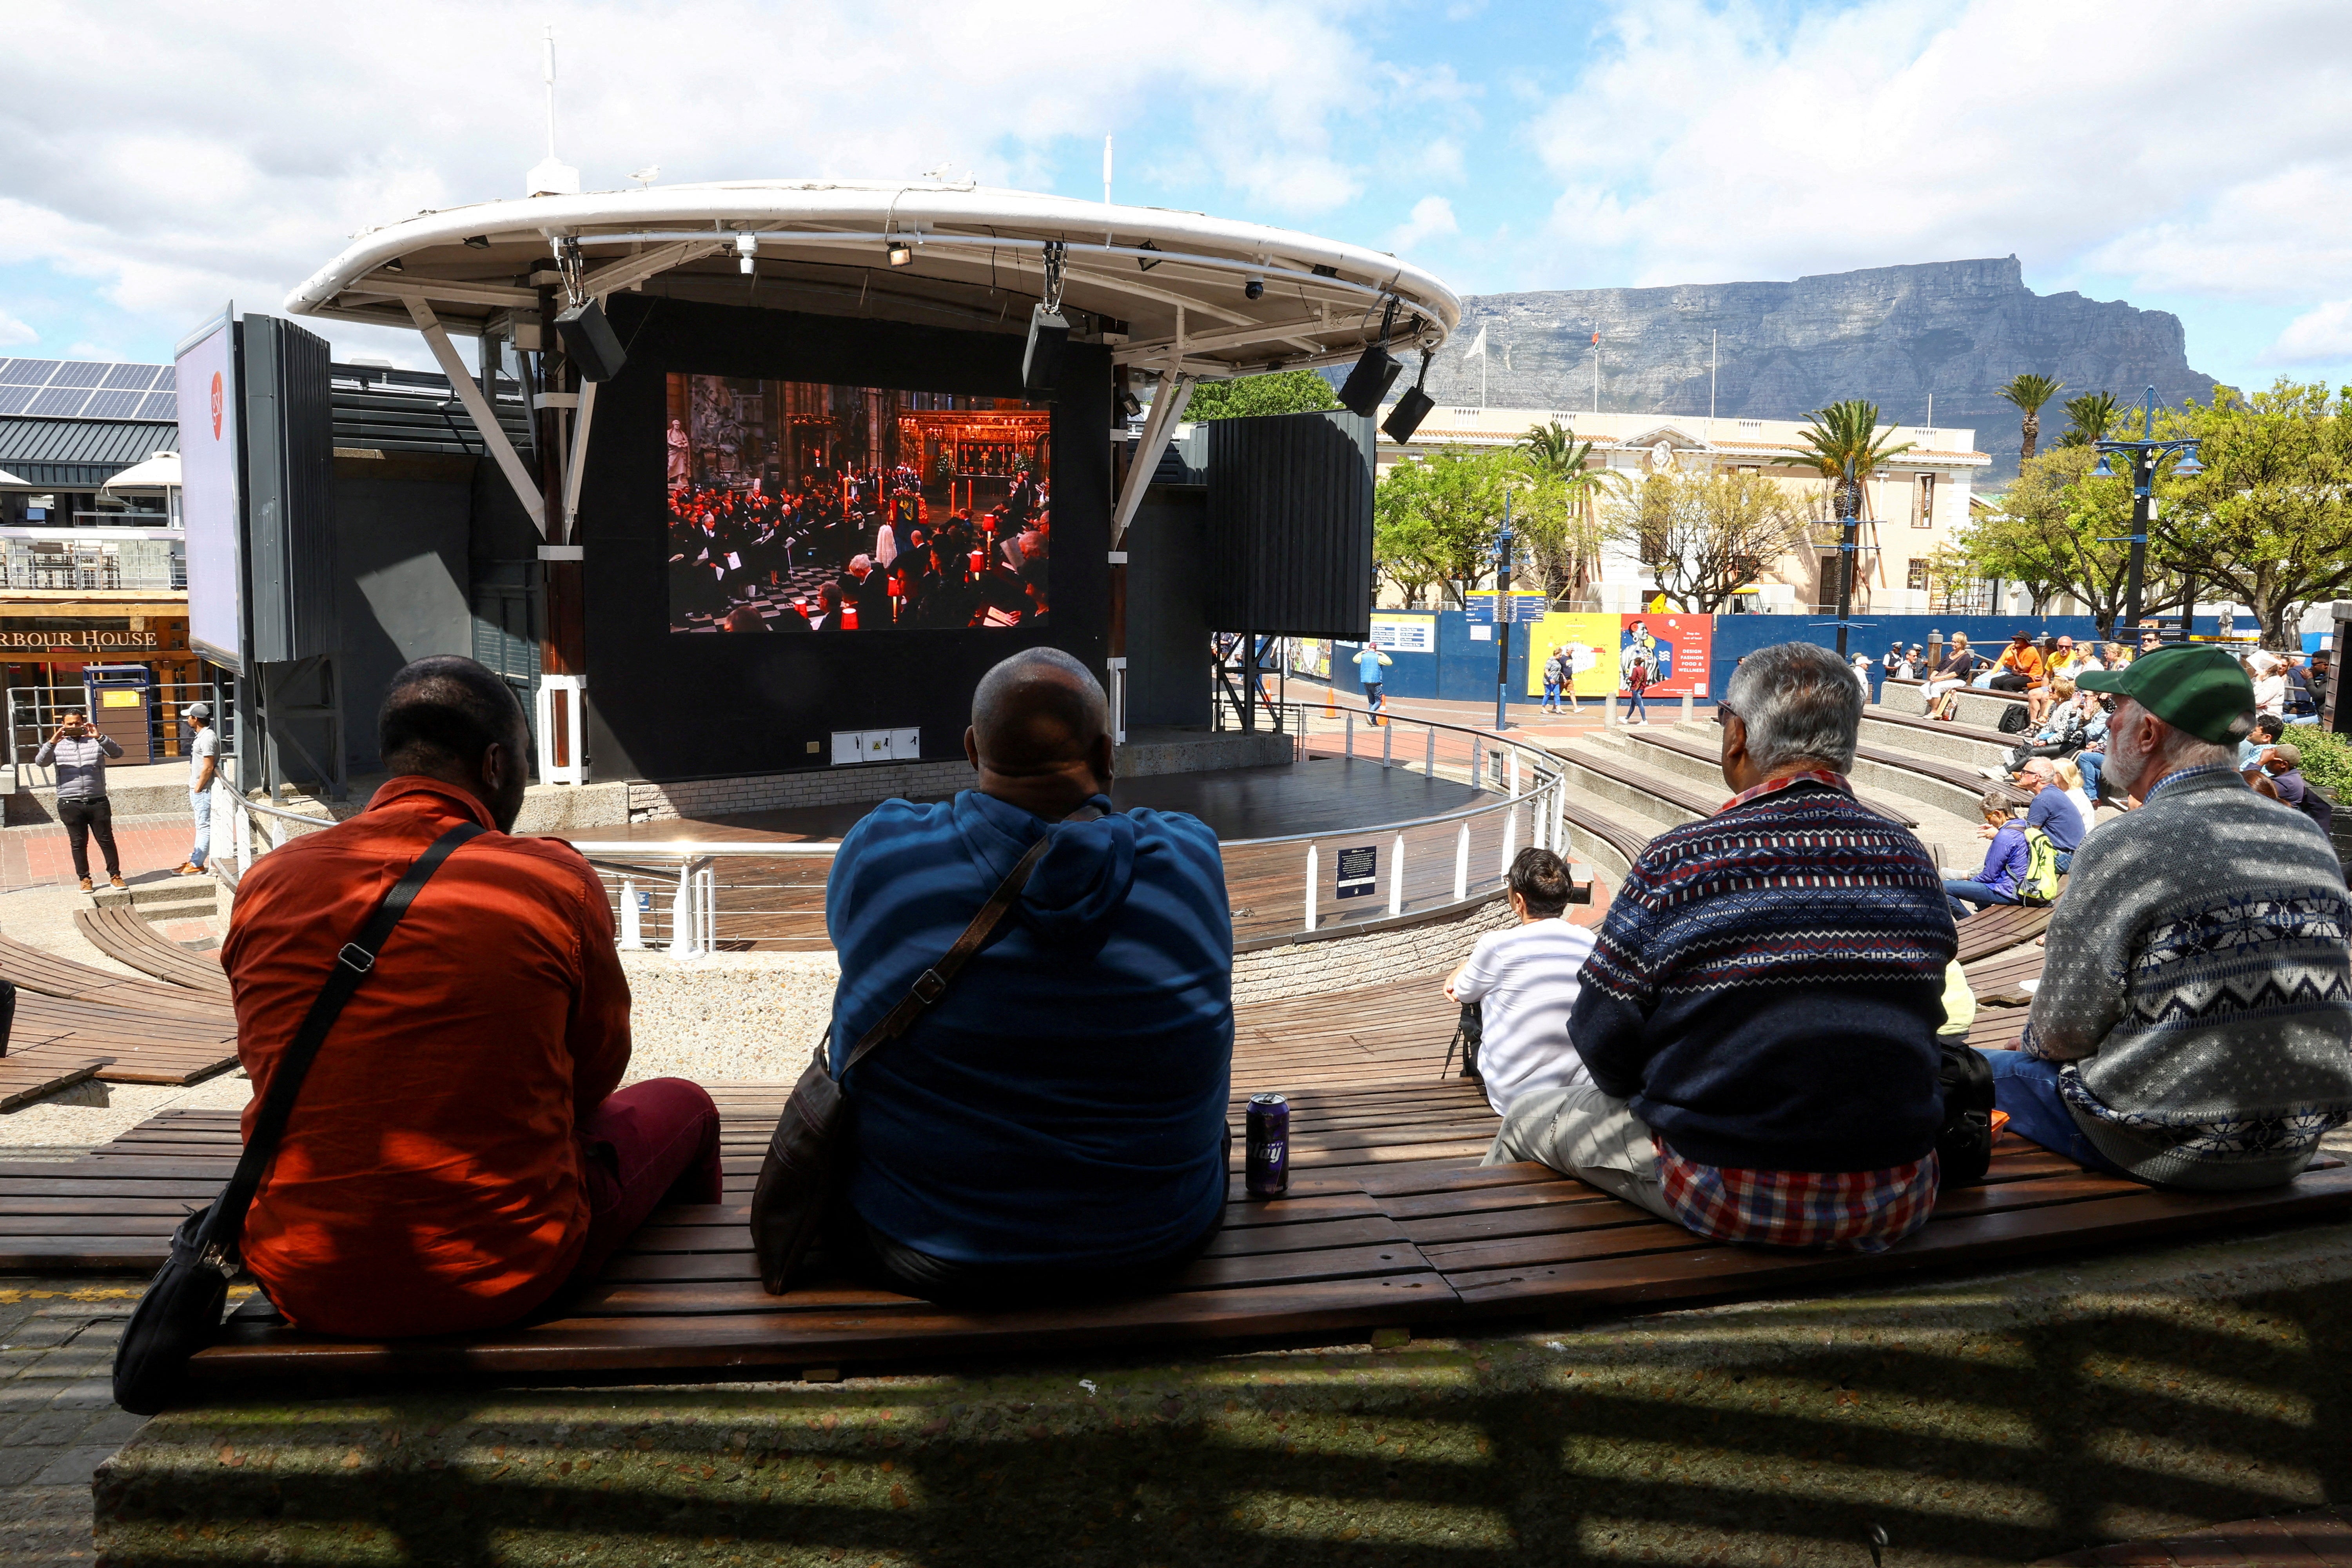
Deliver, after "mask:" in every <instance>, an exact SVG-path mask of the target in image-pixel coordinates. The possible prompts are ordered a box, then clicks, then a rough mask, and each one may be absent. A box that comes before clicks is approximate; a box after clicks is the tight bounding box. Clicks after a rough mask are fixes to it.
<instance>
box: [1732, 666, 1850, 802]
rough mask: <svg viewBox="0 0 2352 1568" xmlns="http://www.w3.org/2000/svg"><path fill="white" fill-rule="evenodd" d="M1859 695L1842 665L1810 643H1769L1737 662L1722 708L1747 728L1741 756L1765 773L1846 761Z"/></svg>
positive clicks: (1841, 765) (1840, 768)
mask: <svg viewBox="0 0 2352 1568" xmlns="http://www.w3.org/2000/svg"><path fill="white" fill-rule="evenodd" d="M1863 697H1864V692H1863V689H1862V687H1861V685H1860V683H1858V682H1857V681H1856V680H1855V679H1854V678H1853V670H1852V669H1850V668H1847V666H1846V662H1845V661H1844V660H1843V659H1842V658H1838V656H1837V655H1836V654H1834V653H1832V651H1830V650H1829V649H1828V648H1825V647H1821V646H1820V645H1818V644H1815V643H1809V642H1784V643H1775V644H1773V645H1772V646H1771V647H1767V648H1759V649H1758V650H1757V651H1756V652H1754V653H1751V654H1749V655H1748V657H1747V658H1744V659H1741V660H1740V661H1739V668H1737V669H1735V670H1733V671H1732V672H1731V684H1730V686H1729V687H1728V688H1727V689H1726V690H1725V691H1724V694H1723V702H1724V706H1725V707H1727V708H1728V709H1730V710H1732V712H1734V713H1735V714H1737V715H1738V717H1739V720H1740V721H1741V722H1742V723H1744V724H1745V725H1747V727H1748V756H1749V758H1750V759H1751V760H1753V761H1754V762H1755V763H1756V765H1757V766H1758V767H1759V768H1762V769H1764V770H1766V771H1767V772H1770V771H1771V770H1773V769H1776V768H1782V767H1786V766H1788V765H1789V764H1790V763H1799V762H1811V763H1828V764H1829V765H1830V766H1831V767H1832V768H1833V769H1834V770H1835V771H1837V772H1839V773H1844V772H1846V771H1847V770H1848V769H1849V768H1852V767H1853V748H1854V744H1855V742H1857V740H1858V739H1859V738H1860V736H1861V733H1862V700H1863Z"/></svg>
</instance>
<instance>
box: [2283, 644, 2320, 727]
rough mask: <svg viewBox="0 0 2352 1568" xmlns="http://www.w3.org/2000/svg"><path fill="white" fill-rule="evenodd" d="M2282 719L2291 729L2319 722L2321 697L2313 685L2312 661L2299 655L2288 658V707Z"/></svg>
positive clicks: (2291, 655)
mask: <svg viewBox="0 0 2352 1568" xmlns="http://www.w3.org/2000/svg"><path fill="white" fill-rule="evenodd" d="M2281 717H2283V718H2284V719H2285V720H2286V722H2287V728H2289V729H2294V728H2295V727H2296V726H2298V725H2309V724H2316V723H2318V722H2319V695H2318V692H2317V691H2316V690H2315V689H2314V688H2313V686H2312V683H2311V661H2310V660H2309V659H2307V658H2304V656H2303V655H2301V654H2299V653H2297V654H2290V655H2288V656H2287V661H2286V706H2285V708H2284V710H2282V712H2281Z"/></svg>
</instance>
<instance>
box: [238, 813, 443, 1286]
mask: <svg viewBox="0 0 2352 1568" xmlns="http://www.w3.org/2000/svg"><path fill="white" fill-rule="evenodd" d="M486 831H488V830H487V829H486V828H484V827H483V826H481V824H479V823H477V822H461V823H459V824H458V825H457V826H455V827H453V828H451V829H450V830H449V831H448V832H446V833H445V834H443V835H442V836H441V837H438V838H436V839H435V840H434V841H433V843H432V847H429V848H427V849H426V850H425V853H424V854H422V855H419V856H418V857H417V858H415V861H414V862H412V863H411V864H410V866H409V868H408V870H407V873H406V874H405V875H404V876H403V877H402V878H401V879H400V880H399V881H397V882H395V883H394V884H393V887H392V891H390V892H388V893H386V894H385V895H384V896H383V902H382V903H380V904H378V905H377V906H376V907H375V912H374V913H373V914H372V915H370V916H369V917H368V922H367V924H366V925H365V926H364V927H362V929H361V931H360V934H359V935H357V936H355V937H353V938H352V940H351V941H349V942H345V943H344V944H343V950H342V951H341V952H339V953H337V954H336V955H335V966H334V968H333V969H331V970H330V971H329V972H328V974H327V984H325V985H323V986H321V987H320V990H319V994H318V998H317V999H316V1000H315V1001H313V1002H312V1003H311V1004H310V1012H309V1013H307V1014H305V1015H304V1016H303V1018H302V1026H301V1027H300V1028H299V1029H298V1030H296V1031H295V1032H294V1041H293V1044H291V1045H289V1046H288V1047H286V1055H285V1056H284V1057H283V1058H280V1059H279V1061H278V1070H277V1071H276V1072H274V1073H272V1074H271V1075H270V1079H269V1092H268V1095H266V1096H265V1097H264V1098H263V1099H262V1101H261V1113H260V1114H259V1115H258V1116H256V1117H255V1118H254V1119H253V1133H252V1136H250V1137H248V1138H247V1140H246V1141H245V1152H243V1153H241V1154H239V1155H238V1156H237V1160H236V1174H234V1175H232V1176H230V1177H229V1179H228V1185H227V1186H226V1187H225V1188H223V1189H222V1190H221V1195H220V1196H219V1197H218V1198H216V1199H215V1200H214V1203H213V1206H212V1214H211V1215H210V1217H209V1219H208V1220H207V1221H206V1223H205V1235H204V1240H205V1243H207V1244H209V1245H212V1246H215V1247H224V1248H225V1247H230V1246H233V1245H234V1244H235V1242H236V1236H237V1233H238V1232H239V1231H241V1230H243V1229H244V1227H245V1211H246V1210H247V1209H248V1208H250V1207H251V1206H252V1205H253V1194H255V1193H257V1192H258V1191H260V1189H261V1174H262V1173H263V1172H264V1171H267V1170H268V1168H269V1162H270V1159H271V1157H272V1156H274V1155H275V1154H276V1153H277V1152H278V1140H279V1139H280V1138H282V1137H284V1136H285V1133H286V1121H287V1118H288V1117H289V1116H291V1115H292V1114H293V1112H294V1098H295V1096H297V1095H299V1094H300V1093H301V1092H302V1080H303V1079H305V1078H308V1077H309V1076H310V1064H311V1063H312V1062H314V1061H316V1060H317V1059H318V1057H319V1047H320V1046H322V1045H324V1044H325V1043H326V1039H327V1031H328V1030H330V1029H331V1028H333V1027H334V1026H335V1020H336V1019H337V1018H338V1017H340V1016H341V1014H342V1011H343V1004H345V1003H346V1002H349V1001H350V1000H351V999H352V993H353V992H355V991H357V990H358V989H359V988H360V983H361V982H362V981H363V980H365V979H366V978H367V977H368V973H369V972H370V971H371V970H373V969H374V968H375V960H376V954H378V953H380V952H383V944H384V943H385V942H387V941H388V940H390V938H391V936H392V931H393V928H394V926H397V925H398V924H400V918H401V917H402V916H403V915H404V914H406V913H407V912H408V906H409V905H410V904H412V903H414V902H415V901H416V895H417V893H418V891H419V890H420V889H423V888H424V886H425V883H427V882H429V881H431V880H432V879H433V873H434V872H436V871H438V870H439V869H440V868H441V862H443V861H444V860H446V859H447V858H449V857H450V855H451V854H452V853H454V852H455V851H456V850H457V847H458V846H459V845H461V844H463V843H465V842H466V841H467V839H469V838H476V837H480V836H481V835H482V834H483V833H484V832H486Z"/></svg>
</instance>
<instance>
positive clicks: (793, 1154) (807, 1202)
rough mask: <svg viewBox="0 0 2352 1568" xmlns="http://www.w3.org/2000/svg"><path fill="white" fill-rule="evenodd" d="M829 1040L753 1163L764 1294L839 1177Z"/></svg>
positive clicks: (1023, 880)
mask: <svg viewBox="0 0 2352 1568" xmlns="http://www.w3.org/2000/svg"><path fill="white" fill-rule="evenodd" d="M1079 809H1080V811H1084V810H1085V809H1087V808H1086V807H1083V806H1082V807H1080V808H1079ZM1053 842H1054V836H1053V834H1052V833H1050V832H1048V833H1047V834H1046V835H1045V837H1042V838H1040V839H1038V840H1037V842H1036V843H1034V844H1033V845H1031V846H1030V847H1029V852H1028V853H1027V854H1026V855H1024V856H1023V857H1021V863H1020V864H1019V865H1017V866H1015V867H1013V874H1012V875H1011V876H1009V877H1007V878H1005V879H1004V880H1003V882H1002V883H1000V884H999V885H998V887H997V889H996V891H995V892H994V893H992V894H991V895H990V897H989V900H988V902H986V903H984V904H982V906H981V907H980V912H979V913H978V914H976V915H974V916H972V917H971V924H970V925H968V926H966V927H964V928H963V934H962V935H961V936H960V937H958V938H956V942H955V945H954V946H953V947H951V948H950V949H948V952H947V956H946V957H945V958H942V959H940V961H939V963H935V964H933V965H932V966H931V967H930V968H929V969H926V970H925V971H923V973H921V974H920V975H919V977H917V979H916V981H915V984H914V985H913V987H912V988H911V989H909V990H908V993H907V995H906V999H905V1000H904V1001H902V1002H900V1003H899V1004H898V1005H897V1006H896V1007H893V1008H891V1009H890V1011H889V1013H888V1014H887V1015H886V1016H884V1018H883V1019H882V1021H881V1022H880V1023H878V1024H877V1025H875V1026H873V1027H872V1028H871V1029H868V1030H867V1031H866V1037H865V1038H864V1039H862V1040H860V1041H858V1042H857V1048H856V1050H853V1051H851V1052H850V1053H849V1059H848V1060H846V1061H845V1062H843V1063H842V1064H841V1071H842V1076H843V1077H844V1078H845V1077H847V1076H848V1074H849V1069H850V1068H854V1067H856V1065H857V1064H858V1063H859V1062H862V1061H864V1060H865V1059H866V1058H867V1057H868V1056H869V1055H871V1054H872V1053H873V1052H874V1051H875V1050H876V1049H877V1048H878V1047H882V1046H885V1045H887V1044H888V1043H889V1042H890V1041H892V1040H895V1039H897V1038H898V1037H899V1036H901V1035H903V1034H905V1033H906V1032H907V1031H908V1029H909V1028H911V1027H913V1026H914V1023H915V1020H916V1019H918V1018H919V1017H921V1016H923V1012H924V1009H926V1008H928V1007H929V1006H930V1005H931V1004H932V1003H934V1002H936V1001H938V1000H939V999H940V993H941V992H942V991H945V990H946V989H947V986H948V982H949V981H950V980H952V979H954V978H955V976H956V971H958V970H960V969H961V968H962V967H963V966H964V961H965V960H967V959H969V958H971V955H972V954H973V953H975V952H979V951H980V950H981V948H982V945H983V944H985V943H986V942H987V941H988V939H989V937H990V935H991V934H992V933H993V932H994V931H995V930H996V927H997V925H998V923H999V922H1000V921H1003V919H1004V917H1005V915H1006V913H1007V912H1009V911H1010V910H1012V908H1013V900H1016V899H1018V898H1019V897H1020V896H1021V889H1023V888H1024V887H1026V886H1028V884H1029V874H1030V873H1031V872H1032V871H1034V870H1035V869H1036V868H1037V862H1038V861H1040V860H1042V859H1044V858H1045V850H1046V848H1047V847H1049V846H1051V845H1052V843H1053ZM832 1040H833V1031H832V1030H831V1029H827V1030H826V1031H825V1033H824V1039H822V1040H819V1041H818V1042H817V1047H816V1054H815V1056H814V1057H813V1058H810V1061H809V1065H808V1067H807V1068H805V1069H804V1070H803V1072H802V1073H801V1080H800V1082H798V1083H796V1084H794V1085H793V1097H792V1099H790V1100H786V1101H785V1102H784V1113H783V1115H782V1116H781V1117H779V1118H777V1120H776V1131H775V1133H774V1135H773V1136H772V1137H771V1138H770V1139H769V1140H768V1157H767V1159H766V1160H764V1161H762V1162H761V1165H760V1184H759V1186H758V1187H757V1188H756V1189H754V1190H753V1192H752V1194H751V1250H752V1252H753V1253H754V1254H755V1255H756V1256H757V1257H758V1258H759V1260H760V1283H761V1285H762V1286H763V1287H765V1288H766V1289H767V1292H768V1294H769V1295H771V1296H781V1295H782V1294H783V1293H784V1290H785V1289H786V1287H788V1286H789V1285H790V1284H791V1282H792V1278H793V1273H794V1272H795V1271H796V1270H797V1269H798V1268H800V1266H801V1262H802V1260H803V1258H806V1257H807V1256H808V1250H809V1248H810V1247H811V1246H813V1245H814V1243H815V1241H816V1237H817V1232H818V1231H819V1230H821V1229H822V1228H823V1227H824V1215H825V1210H826V1208H827V1207H828V1206H829V1205H831V1204H832V1202H833V1194H834V1190H835V1187H837V1186H838V1185H839V1184H840V1179H841V1166H842V1153H843V1149H842V1145H843V1143H844V1142H845V1140H844V1139H843V1138H842V1136H841V1131H842V1125H843V1116H844V1113H845V1111H846V1110H848V1107H849V1098H848V1095H847V1094H846V1093H845V1091H844V1090H843V1089H842V1086H841V1083H840V1081H839V1079H835V1077H834V1076H833V1073H832V1071H831V1070H830V1066H829V1064H828V1062H827V1060H826V1057H827V1054H828V1053H827V1049H826V1047H828V1046H829V1045H830V1044H831V1043H832Z"/></svg>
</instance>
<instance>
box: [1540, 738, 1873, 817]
mask: <svg viewBox="0 0 2352 1568" xmlns="http://www.w3.org/2000/svg"><path fill="white" fill-rule="evenodd" d="M1625 738H1626V739H1627V740H1629V741H1637V742H1640V743H1642V744H1643V745H1645V746H1655V747H1657V748H1659V749H1660V750H1661V751H1667V752H1675V753H1676V754H1677V755H1679V756H1685V757H1689V758H1691V759H1693V760H1694V761H1696V762H1702V763H1707V764H1709V765H1710V766H1712V765H1714V764H1716V763H1718V762H1719V761H1720V760H1721V758H1722V755H1723V753H1722V752H1720V751H1718V750H1717V749H1716V748H1715V747H1712V746H1710V745H1708V744H1707V743H1706V742H1704V741H1700V740H1696V739H1694V738H1692V737H1691V736H1688V735H1677V734H1675V733H1674V732H1673V731H1648V730H1628V731H1625ZM1584 755H1585V753H1583V752H1579V753H1578V754H1577V758H1576V761H1577V762H1578V763H1579V764H1580V765H1590V764H1587V763H1584ZM1596 771H1597V770H1596ZM1643 776H1646V775H1643V774H1641V773H1639V771H1638V770H1634V771H1632V772H1629V773H1625V774H1623V775H1622V776H1620V777H1619V779H1618V782H1619V783H1620V784H1636V780H1637V779H1639V778H1641V777H1643ZM1636 787H1642V786H1639V785H1637V784H1636ZM1676 792H1677V794H1678V795H1680V796H1681V798H1682V799H1684V800H1688V801H1692V802H1704V803H1705V804H1704V809H1702V810H1700V815H1701V816H1714V815H1715V814H1716V812H1717V811H1718V810H1720V809H1721V808H1722V805H1723V802H1722V800H1721V799H1720V798H1716V799H1709V798H1708V797H1707V796H1706V795H1705V794H1704V793H1702V792H1700V791H1696V790H1686V789H1682V788H1680V786H1676ZM1853 797H1854V799H1856V800H1858V801H1860V802H1862V804H1863V805H1866V806H1868V807H1870V809H1871V810H1873V811H1874V812H1876V813H1878V815H1879V816H1883V817H1885V818H1886V819H1887V820H1888V821H1889V822H1899V823H1901V824H1902V825H1903V826H1906V827H1916V826H1919V819H1918V818H1917V817H1916V816H1912V815H1911V814H1910V813H1909V812H1907V811H1906V810H1904V809H1903V808H1902V807H1901V806H1900V805H1896V804H1895V802H1893V801H1891V800H1888V799H1886V798H1885V796H1883V795H1864V794H1863V793H1862V792H1861V791H1860V790H1856V791H1854V795H1853ZM1659 798H1660V799H1662V800H1664V799H1667V798H1670V797H1668V796H1666V795H1663V794H1661V795H1659ZM1677 804H1680V802H1679V801H1678V802H1677ZM1694 809H1698V808H1697V807H1694Z"/></svg>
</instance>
